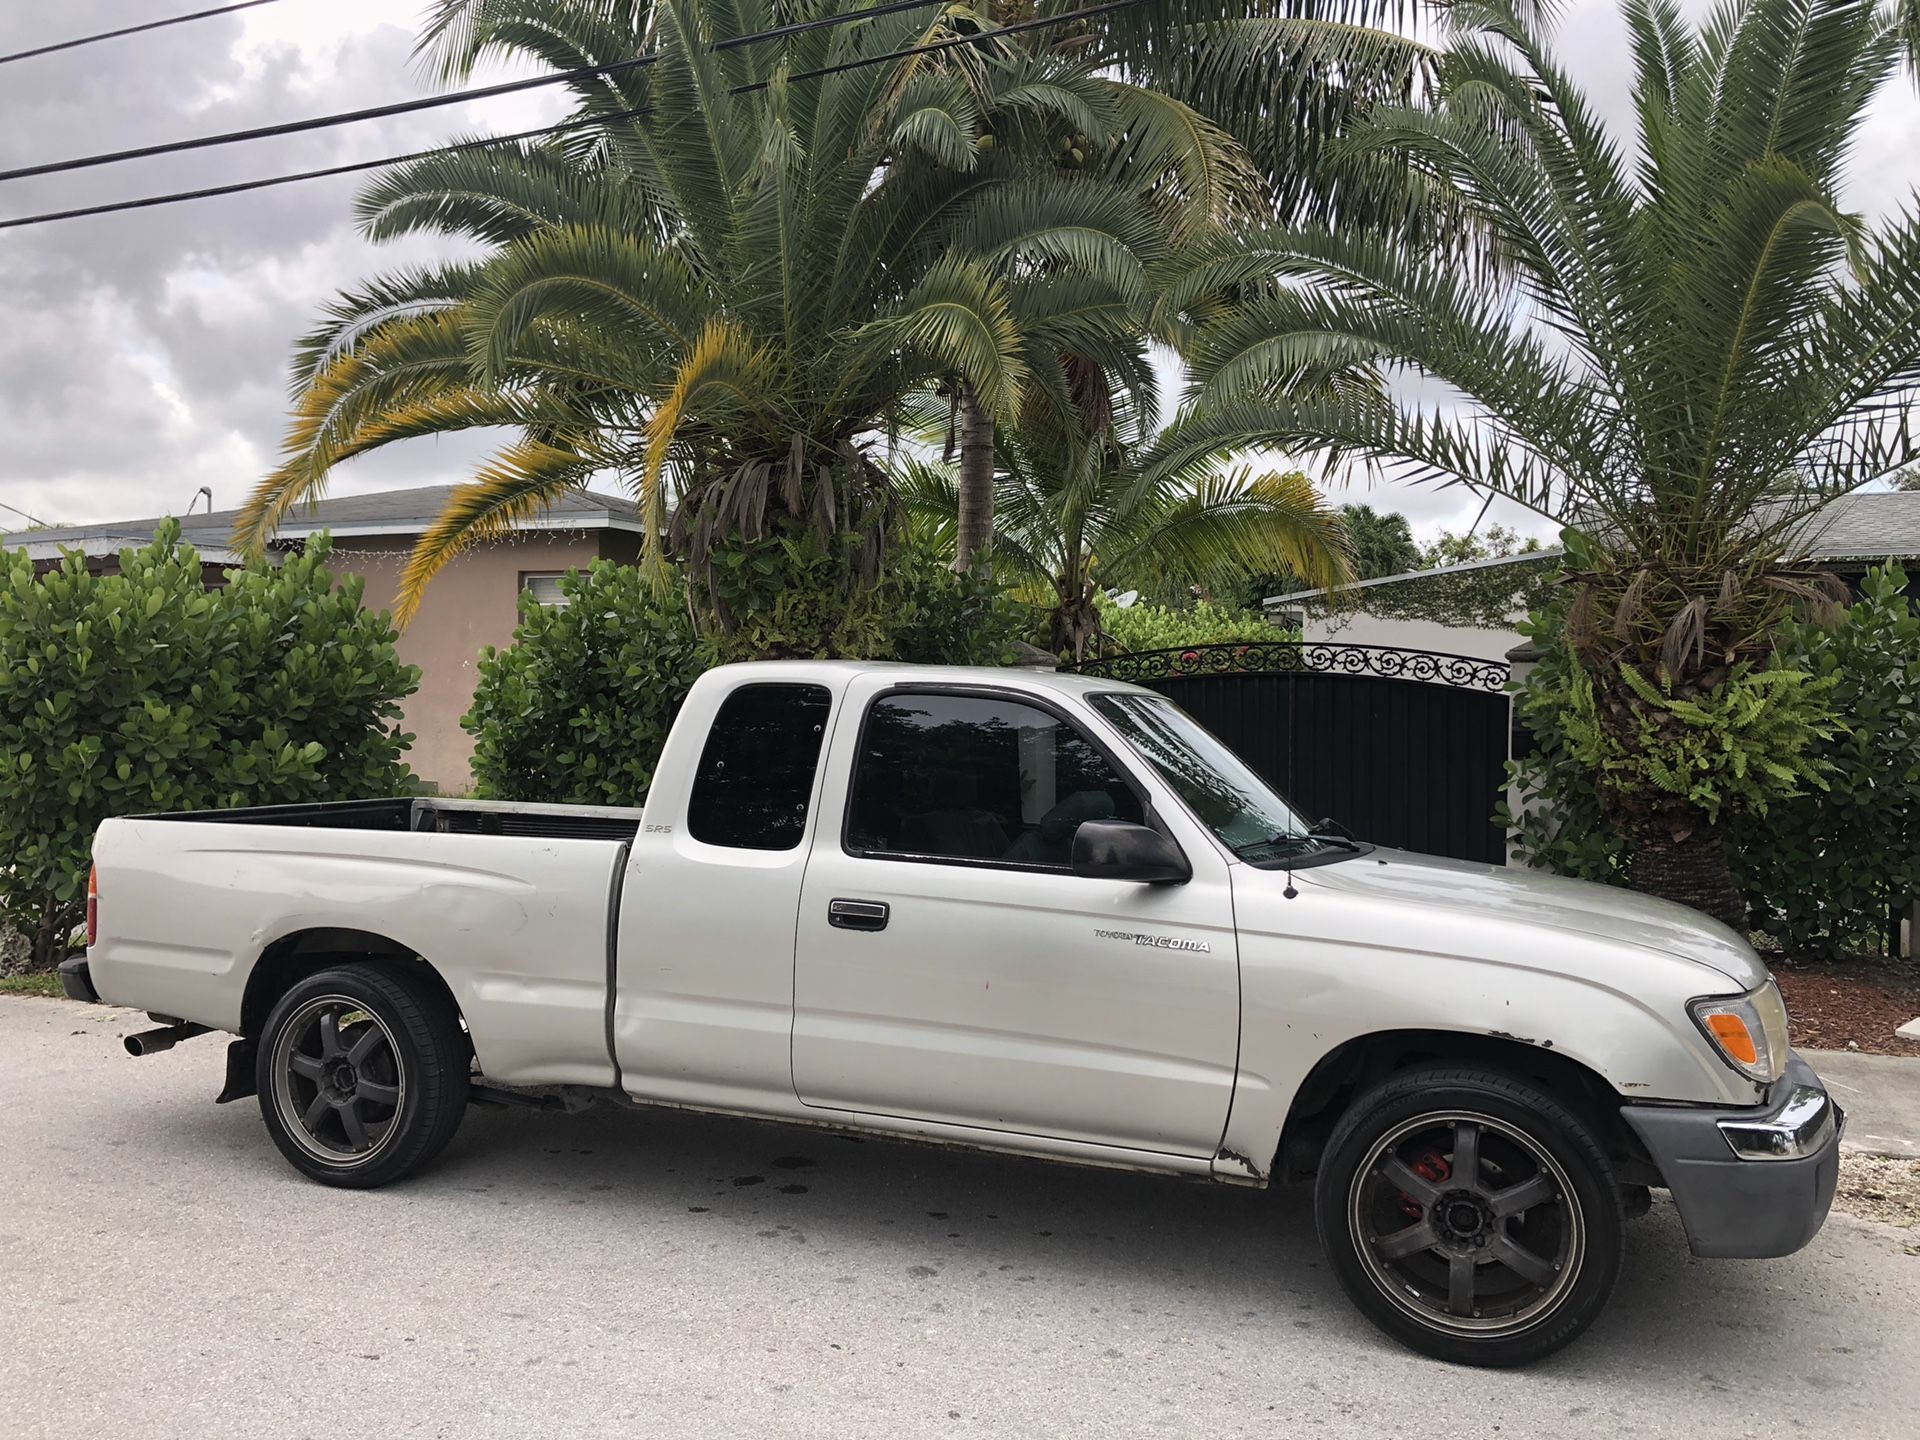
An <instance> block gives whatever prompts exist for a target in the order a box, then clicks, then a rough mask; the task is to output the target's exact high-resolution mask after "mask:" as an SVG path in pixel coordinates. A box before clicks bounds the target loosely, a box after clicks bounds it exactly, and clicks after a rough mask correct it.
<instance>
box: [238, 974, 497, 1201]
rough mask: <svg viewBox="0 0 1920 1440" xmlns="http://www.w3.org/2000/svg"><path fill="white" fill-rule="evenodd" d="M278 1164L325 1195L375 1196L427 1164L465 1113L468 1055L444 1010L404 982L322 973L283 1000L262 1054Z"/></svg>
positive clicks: (260, 1079) (424, 989) (402, 977)
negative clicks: (330, 1189)
mask: <svg viewBox="0 0 1920 1440" xmlns="http://www.w3.org/2000/svg"><path fill="white" fill-rule="evenodd" d="M256 1057H257V1058H256V1060H255V1065H256V1066H257V1070H256V1080H257V1083H258V1086H259V1091H260V1112H261V1114H262V1116H264V1117H265V1119H266V1122H267V1133H268V1134H270V1135H272V1136H273V1143H274V1144H275V1145H277V1146H279V1148H280V1153H281V1154H282V1155H284V1156H286V1157H287V1159H288V1160H289V1161H291V1162H292V1164H293V1166H294V1168H295V1169H297V1170H299V1171H300V1172H301V1173H302V1174H304V1175H307V1176H310V1177H311V1178H313V1179H315V1180H318V1181H320V1182H321V1183H322V1184H323V1185H338V1186H342V1187H347V1188H353V1189H366V1188H370V1187H372V1186H375V1185H385V1184H386V1183H388V1182H389V1181H392V1180H397V1179H399V1178H400V1177H401V1176H403V1175H407V1174H410V1173H411V1172H413V1171H414V1170H417V1169H419V1168H420V1167H421V1166H422V1165H424V1164H426V1163H427V1162H428V1161H429V1160H431V1159H432V1158H433V1157H434V1156H435V1155H437V1154H438V1153H439V1152H440V1150H441V1149H442V1148H443V1147H444V1146H445V1145H446V1143H447V1141H448V1140H450V1139H452V1138H453V1132H454V1130H455V1129H456V1128H458V1126H459V1124H460V1117H461V1114H462V1113H463V1112H464V1110H465V1109H466V1103H467V1074H468V1069H469V1065H468V1055H467V1044H466V1037H465V1035H464V1034H463V1033H462V1032H461V1029H460V1024H459V1019H458V1017H457V1016H455V1015H454V1014H453V1011H452V1007H451V1006H450V1005H449V1004H448V1003H447V1002H446V1000H445V998H444V997H443V996H441V995H440V994H438V993H437V992H436V991H435V990H434V989H433V988H431V987H430V986H428V985H426V984H423V983H421V982H420V981H419V980H418V979H417V978H415V977H414V976H412V975H409V974H407V973H406V972H405V971H404V970H402V969H399V968H396V967H390V966H385V965H375V964H351V965H342V966H340V967H339V968H338V969H332V970H322V971H321V972H319V973H318V974H316V975H310V976H308V977H307V978H306V979H304V980H302V981H300V982H299V983H298V984H296V985H295V986H294V987H293V988H292V989H291V990H289V991H287V993H286V994H285V995H283V996H281V997H280V1002H279V1003H278V1004H277V1005H275V1006H274V1007H273V1011H272V1013H271V1014H269V1015H268V1016H267V1023H266V1025H265V1026H264V1027H263V1028H262V1031H261V1034H260V1043H259V1046H258V1049H257V1051H256Z"/></svg>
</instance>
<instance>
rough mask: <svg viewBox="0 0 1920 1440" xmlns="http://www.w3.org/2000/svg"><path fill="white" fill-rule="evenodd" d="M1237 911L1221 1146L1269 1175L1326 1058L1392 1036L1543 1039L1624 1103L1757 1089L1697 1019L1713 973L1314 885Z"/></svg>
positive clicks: (1243, 901) (1579, 939) (1245, 902)
mask: <svg viewBox="0 0 1920 1440" xmlns="http://www.w3.org/2000/svg"><path fill="white" fill-rule="evenodd" d="M1235 906H1236V911H1237V918H1238V920H1239V923H1240V993H1241V1019H1240V1067H1239V1072H1238V1075H1237V1077H1236V1080H1235V1084H1234V1095H1233V1106H1232V1110H1231V1113H1230V1115H1229V1117H1228V1122H1227V1129H1226V1136H1225V1139H1224V1141H1223V1143H1222V1153H1223V1154H1230V1155H1232V1156H1236V1157H1245V1156H1252V1157H1256V1158H1257V1161H1258V1168H1259V1169H1263V1168H1264V1166H1265V1164H1266V1162H1267V1161H1268V1160H1269V1159H1270V1158H1271V1157H1272V1156H1273V1155H1274V1154H1275V1152H1276V1151H1277V1149H1278V1147H1279V1142H1280V1136H1281V1132H1282V1130H1283V1129H1284V1127H1285V1124H1286V1120H1287V1116H1288V1113H1289V1110H1290V1109H1291V1107H1292V1104H1293V1101H1294V1097H1295V1095H1296V1094H1297V1093H1298V1092H1299V1090H1300V1086H1301V1084H1302V1082H1303V1081H1305V1080H1306V1078H1307V1076H1308V1075H1309V1074H1311V1073H1312V1071H1313V1070H1314V1068H1315V1066H1317V1065H1318V1064H1319V1063H1320V1062H1321V1061H1322V1060H1323V1059H1325V1058H1326V1057H1327V1056H1328V1055H1330V1054H1331V1053H1332V1052H1333V1051H1334V1050H1336V1049H1338V1048H1339V1047H1340V1046H1342V1045H1345V1044H1348V1043H1349V1042H1352V1041H1355V1040H1359V1039H1363V1038H1364V1037H1366V1036H1369V1035H1376V1034H1381V1033H1383V1032H1388V1031H1401V1030H1415V1031H1439V1032H1446V1033H1453V1034H1458V1035H1461V1036H1471V1037H1476V1038H1477V1037H1487V1036H1492V1037H1496V1038H1498V1039H1500V1040H1503V1041H1508V1042H1513V1043H1518V1044H1524V1045H1532V1046H1539V1047H1541V1048H1542V1049H1547V1050H1551V1051H1552V1052H1553V1053H1555V1054H1557V1055H1560V1056H1563V1057H1565V1058H1566V1059H1568V1060H1571V1061H1573V1062H1575V1063H1576V1064H1579V1065H1581V1066H1584V1067H1585V1068H1586V1069H1587V1070H1589V1071H1591V1072H1592V1073H1593V1074H1594V1075H1596V1076H1598V1077H1599V1078H1600V1079H1601V1080H1602V1081H1604V1082H1605V1084H1606V1085H1608V1086H1609V1087H1610V1088H1611V1089H1612V1090H1613V1091H1614V1092H1615V1093H1616V1094H1617V1095H1619V1096H1620V1098H1621V1100H1622V1101H1623V1102H1624V1101H1634V1100H1670V1101H1685V1102H1695V1103H1703V1104H1716V1105H1752V1104H1755V1103H1757V1102H1758V1101H1759V1099H1760V1098H1761V1093H1762V1090H1761V1087H1759V1086H1756V1085H1754V1084H1753V1083H1752V1082H1750V1081H1748V1080H1747V1079H1746V1078H1745V1077H1744V1076H1741V1075H1740V1074H1738V1073H1737V1072H1736V1071H1734V1070H1733V1069H1732V1068H1731V1067H1730V1066H1728V1065H1726V1064H1725V1063H1723V1062H1722V1061H1721V1060H1720V1059H1719V1057H1718V1056H1716V1055H1715V1054H1714V1053H1713V1052H1712V1051H1711V1050H1710V1049H1709V1048H1708V1046H1707V1044H1706V1042H1705V1040H1704V1039H1702V1038H1701V1037H1700V1035H1699V1034H1698V1032H1697V1031H1696V1030H1695V1029H1694V1027H1693V1024H1692V1021H1691V1020H1690V1019H1689V1018H1688V1016H1687V1011H1686V1003H1687V1001H1688V1000H1690V999H1692V998H1694V997H1696V996H1700V995H1709V994H1719V993H1725V992H1726V991H1727V990H1728V988H1729V987H1728V981H1727V978H1726V976H1725V975H1723V974H1721V973H1720V972H1718V971H1716V970H1714V969H1712V968H1711V967H1709V966H1706V965H1702V964H1697V963H1695V962H1692V961H1687V960H1683V959H1680V958H1678V957H1676V956H1672V955H1668V954H1664V953H1661V952H1658V951H1652V950H1646V949H1642V948H1639V947H1636V946H1632V945H1624V944H1621V943H1619V942H1617V941H1612V940H1606V939H1600V938H1595V937H1586V936H1580V935H1573V934H1568V933H1566V932H1564V931H1530V928H1529V927H1527V926H1525V925H1524V924H1516V923H1513V922H1510V921H1488V920H1486V919H1485V918H1484V917H1473V916H1460V915H1457V914H1448V913H1446V912H1444V911H1438V910H1435V911H1428V912H1424V913H1416V914H1411V915H1409V914H1392V913H1384V914H1383V913H1380V907H1378V906H1377V905H1369V904H1367V902H1362V901H1356V900H1354V899H1353V898H1352V897H1348V896H1342V895H1339V894H1336V893H1333V892H1331V891H1324V890H1309V889H1307V888H1306V887H1304V886H1303V887H1301V888H1300V889H1299V891H1298V894H1297V896H1296V897H1295V898H1293V899H1286V898H1283V897H1281V896H1278V895H1273V894H1272V893H1271V892H1270V891H1268V890H1267V889H1266V887H1260V890H1259V891H1258V892H1256V893H1255V894H1254V895H1252V896H1247V895H1245V894H1244V893H1243V891H1242V890H1241V888H1240V887H1236V891H1235ZM1396 908H1397V907H1396ZM1362 910H1366V911H1372V912H1373V913H1358V912H1359V911H1362ZM1464 1048H1466V1047H1464V1046H1463V1049H1464ZM1230 1168H1235V1167H1230ZM1256 1173H1257V1170H1256ZM1243 1178H1244V1177H1243Z"/></svg>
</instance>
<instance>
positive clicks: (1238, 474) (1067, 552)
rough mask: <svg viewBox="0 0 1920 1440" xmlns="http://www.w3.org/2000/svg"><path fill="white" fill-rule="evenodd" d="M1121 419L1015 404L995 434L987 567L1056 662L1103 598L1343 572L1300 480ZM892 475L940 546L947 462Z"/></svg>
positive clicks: (944, 532)
mask: <svg viewBox="0 0 1920 1440" xmlns="http://www.w3.org/2000/svg"><path fill="white" fill-rule="evenodd" d="M1130 413H1133V412H1130V411H1129V409H1128V407H1127V406H1125V405H1124V404H1123V405H1122V406H1121V407H1120V408H1119V410H1118V412H1117V413H1115V414H1112V415H1107V414H1105V413H1101V414H1099V416H1098V420H1097V423H1094V424H1091V425H1090V424H1088V423H1086V418H1085V417H1086V412H1085V411H1084V410H1080V411H1073V412H1065V413H1063V412H1061V411H1058V410H1056V409H1053V408H1051V407H1028V408H1027V409H1026V410H1025V411H1024V412H1023V414H1022V416H1021V423H1020V424H1019V425H1018V426H1017V427H1016V428H1015V429H1014V430H1012V431H1011V432H1010V433H1008V434H1007V435H1005V436H1004V437H1003V443H1002V446H1001V452H1000V458H1001V460H1002V462H1003V463H1002V470H1001V473H1000V475H999V476H998V479H997V483H996V486H995V496H994V510H995V513H996V514H997V515H998V516H999V523H998V526H997V528H996V530H995V534H994V540H993V558H994V566H995V572H996V575H997V576H998V577H999V578H1002V579H1005V580H1011V581H1012V582H1014V584H1015V585H1016V586H1018V587H1020V588H1021V589H1024V590H1025V591H1026V592H1027V593H1028V594H1029V595H1031V596H1032V597H1033V598H1034V599H1035V601H1036V602H1037V603H1039V604H1041V605H1044V606H1045V607H1046V609H1047V612H1048V629H1049V644H1050V646H1051V647H1052V649H1053V650H1054V652H1055V653H1056V654H1062V655H1068V654H1070V655H1072V656H1073V658H1074V659H1075V660H1081V659H1085V658H1086V656H1087V653H1088V651H1089V650H1093V651H1095V652H1097V651H1098V650H1099V648H1100V636H1101V628H1100V612H1099V609H1098V608H1097V604H1096V597H1097V596H1098V595H1099V594H1100V593H1101V592H1102V591H1103V590H1110V589H1114V588H1117V587H1129V586H1132V587H1163V586H1168V585H1174V586H1187V585H1194V586H1199V587H1201V588H1203V589H1212V588H1215V587H1226V586H1238V585H1240V584H1243V583H1244V582H1245V581H1246V579H1247V577H1248V576H1249V575H1252V574H1258V573H1261V572H1263V571H1273V570H1279V569H1286V570H1288V571H1290V572H1291V573H1293V574H1295V575H1299V576H1301V577H1302V578H1303V581H1304V583H1306V584H1309V585H1315V586H1333V585H1336V584H1339V583H1340V582H1341V581H1343V580H1345V579H1346V578H1347V576H1348V564H1347V558H1346V553H1345V550H1344V548H1343V540H1342V531H1341V525H1340V519H1339V516H1338V515H1337V514H1336V513H1335V512H1333V511H1331V510H1329V509H1328V508H1327V506H1326V505H1325V503H1324V502H1323V501H1322V499H1321V497H1320V495H1319V493H1318V492H1317V491H1315V489H1314V488H1313V485H1312V483H1311V482H1310V481H1309V480H1308V479H1307V478H1306V476H1304V475H1300V474H1297V473H1279V472H1256V471H1255V470H1254V469H1252V468H1251V467H1249V466H1244V465H1238V466H1237V465H1234V464H1233V463H1232V462H1231V460H1230V458H1229V457H1227V456H1226V455H1224V454H1222V453H1219V452H1207V453H1195V452H1194V451H1192V450H1191V449H1190V448H1189V447H1187V446H1186V445H1185V444H1184V443H1183V438H1182V433H1181V428H1180V426H1179V425H1178V424H1176V425H1174V426H1172V427H1171V428H1169V429H1168V430H1167V431H1165V432H1163V433H1162V434H1160V435H1158V436H1153V435H1140V434H1138V430H1139V427H1138V425H1137V424H1134V423H1130V420H1129V416H1130ZM1129 436H1133V437H1135V438H1134V439H1133V440H1132V441H1131V442H1130V440H1129V438H1128V437H1129ZM904 471H905V473H904V477H903V481H902V485H901V490H902V494H903V495H904V497H905V500H906V504H907V509H908V512H909V514H910V515H911V516H912V517H913V519H914V521H915V522H916V523H917V524H918V525H920V526H921V527H923V529H924V530H926V531H927V532H928V533H930V534H931V535H932V536H933V537H934V538H935V540H936V542H945V541H946V540H947V539H948V537H949V536H951V534H952V532H953V531H954V529H956V528H957V527H958V525H959V524H960V520H961V515H962V506H961V499H960V490H961V477H960V476H959V474H958V472H957V471H956V469H955V468H954V467H953V466H952V465H950V464H943V465H930V464H924V463H913V462H909V463H908V464H907V465H906V466H905V467H904Z"/></svg>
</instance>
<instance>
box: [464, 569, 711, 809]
mask: <svg viewBox="0 0 1920 1440" xmlns="http://www.w3.org/2000/svg"><path fill="white" fill-rule="evenodd" d="M560 592H561V594H563V595H564V596H566V599H567V604H566V605H565V607H545V606H541V605H536V604H534V603H533V600H532V599H531V597H529V596H526V595H523V596H521V599H520V624H519V627H518V628H517V629H515V631H514V632H513V641H514V643H513V645H512V646H511V647H510V648H508V649H506V650H500V651H496V650H494V649H493V648H492V647H491V646H489V647H488V648H487V649H486V650H485V651H483V652H482V653H481V656H480V680H479V684H478V685H477V686H476V687H475V689H474V692H473V708H472V709H471V710H469V711H468V712H467V714H466V716H465V718H464V719H462V720H461V722H460V723H461V724H462V725H463V726H464V727H465V728H466V729H467V730H468V732H469V733H471V734H472V735H473V737H474V752H473V778H474V782H475V787H476V789H477V791H478V793H480V794H482V795H485V796H489V797H491V798H493V799H497V800H540V801H565V802H571V803H574V804H583V805H639V804H640V803H642V801H644V800H645V798H646V793H647V786H649V785H650V784H652V783H653V770H654V766H655V765H656V764H657V763H658V762H659V759H660V749H661V747H662V746H663V745H665V744H666V740H667V731H668V729H669V728H670V727H671V726H672V724H673V717H674V716H675V715H676V714H678V713H679V710H680V705H681V702H682V701H684V700H685V699H686V698H687V691H688V690H690V689H692V688H693V682H694V681H695V680H697V679H698V678H699V677H700V672H701V671H703V670H705V669H706V668H707V667H708V665H709V664H710V663H712V654H711V651H710V649H709V647H707V646H706V645H703V644H702V642H701V640H700V638H699V637H698V636H696V635H695V634H694V630H693V622H692V620H691V619H689V618H688V615H687V609H686V605H685V603H684V600H683V599H682V598H680V597H678V596H674V597H662V596H660V595H658V594H656V593H655V591H654V590H653V588H652V586H651V585H649V584H648V582H647V579H646V577H645V576H644V575H643V573H642V572H641V571H640V570H638V569H637V568H635V567H633V566H630V565H615V564H613V563H612V562H611V561H607V560H596V561H595V562H594V563H593V568H592V569H591V570H588V571H585V572H582V571H571V572H569V573H568V574H566V575H565V576H563V577H561V580H560Z"/></svg>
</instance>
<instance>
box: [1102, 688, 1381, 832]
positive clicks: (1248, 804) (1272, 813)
mask: <svg viewBox="0 0 1920 1440" xmlns="http://www.w3.org/2000/svg"><path fill="white" fill-rule="evenodd" d="M1092 704H1093V708H1094V709H1095V710H1097V711H1099V712H1100V714H1101V716H1102V717H1103V718H1104V719H1106V720H1108V721H1110V722H1111V723H1112V724H1113V726H1114V728H1115V729H1117V730H1118V731H1119V732H1120V734H1121V735H1122V736H1123V737H1124V738H1125V739H1126V741H1127V743H1128V745H1130V746H1131V747H1132V749H1133V750H1134V752H1135V753H1136V754H1138V755H1139V756H1140V758H1141V759H1143V760H1145V761H1146V762H1147V763H1148V764H1149V765H1151V766H1152V767H1153V768H1154V769H1155V770H1157V771H1158V772H1159V774H1160V778H1161V779H1163V780H1165V781H1166V782H1167V784H1168V785H1170V786H1172V787H1173V789H1174V792H1175V793H1176V794H1178V795H1179V797H1180V798H1181V799H1182V800H1184V801H1185V802H1186V804H1187V808H1188V809H1190V810H1192V811H1193V813H1194V814H1195V815H1196V816H1198V817H1199V819H1200V822H1201V823H1202V824H1203V825H1205V826H1206V827H1207V828H1208V829H1209V830H1211V831H1213V833H1214V834H1215V835H1217V836H1219V837H1220V840H1221V843H1223V844H1224V845H1226V847H1227V848H1228V849H1229V850H1231V851H1233V853H1234V854H1236V855H1238V856H1240V857H1241V858H1242V859H1243V860H1247V861H1250V862H1252V863H1255V864H1262V863H1268V862H1272V863H1275V864H1279V863H1283V862H1285V861H1286V860H1288V859H1297V858H1298V857H1299V856H1301V855H1302V854H1319V853H1321V852H1331V851H1350V850H1352V849H1354V848H1355V847H1353V846H1352V844H1351V842H1346V841H1341V840H1336V839H1333V838H1331V837H1328V838H1320V839H1316V838H1315V837H1314V836H1312V835H1311V834H1310V833H1309V832H1311V831H1312V829H1313V828H1314V827H1313V826H1312V825H1311V824H1310V823H1309V822H1308V821H1307V820H1306V818H1305V817H1304V816H1302V815H1300V814H1299V813H1298V812H1296V811H1295V810H1294V809H1293V807H1292V806H1290V805H1288V804H1287V802H1286V801H1284V800H1282V799H1281V798H1280V796H1279V795H1278V794H1277V793H1275V791H1274V789H1273V787H1272V786H1271V785H1269V784H1267V782H1266V781H1265V780H1262V779H1261V778H1260V777H1259V776H1258V775H1256V774H1255V773H1254V772H1253V771H1252V770H1251V769H1249V768H1248V766H1247V762H1246V761H1244V760H1242V759H1241V758H1240V757H1239V756H1238V755H1236V754H1234V753H1233V751H1231V750H1229V749H1228V748H1227V747H1226V746H1225V745H1224V744H1222V743H1221V742H1220V740H1219V739H1218V738H1216V737H1215V736H1214V735H1213V734H1212V732H1210V731H1209V730H1207V729H1206V727H1205V726H1203V725H1201V724H1200V722H1199V721H1197V720H1195V719H1194V718H1193V717H1192V716H1191V715H1189V714H1187V712H1186V711H1184V710H1182V709H1181V708H1180V707H1179V706H1178V705H1175V704H1174V703H1173V702H1172V701H1171V700H1167V699H1165V698H1163V697H1161V696H1159V695H1096V696H1094V697H1093V699H1092Z"/></svg>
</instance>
